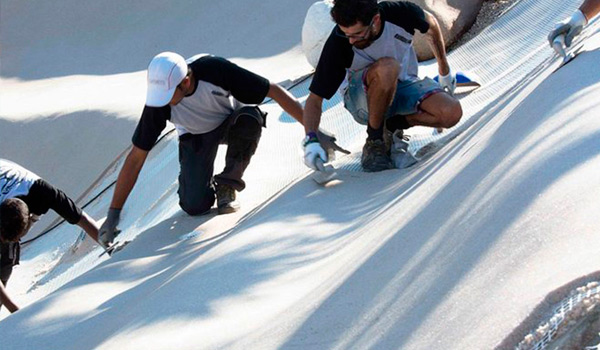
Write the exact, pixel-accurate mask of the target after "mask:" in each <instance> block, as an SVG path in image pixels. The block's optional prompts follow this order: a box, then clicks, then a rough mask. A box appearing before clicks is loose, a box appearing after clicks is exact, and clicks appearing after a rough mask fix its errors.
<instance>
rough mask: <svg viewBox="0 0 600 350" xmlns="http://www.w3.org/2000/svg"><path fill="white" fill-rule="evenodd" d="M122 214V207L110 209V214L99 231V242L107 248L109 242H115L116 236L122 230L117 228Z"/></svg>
mask: <svg viewBox="0 0 600 350" xmlns="http://www.w3.org/2000/svg"><path fill="white" fill-rule="evenodd" d="M120 216H121V209H115V208H110V209H108V216H107V217H106V220H105V221H104V223H103V224H102V226H101V227H100V230H99V231H98V242H99V243H100V245H101V246H103V247H104V248H105V249H106V248H108V246H109V244H111V243H112V242H113V240H114V239H115V237H116V236H117V235H118V234H119V233H121V230H119V229H118V228H117V225H118V224H119V217H120Z"/></svg>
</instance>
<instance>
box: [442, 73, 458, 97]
mask: <svg viewBox="0 0 600 350" xmlns="http://www.w3.org/2000/svg"><path fill="white" fill-rule="evenodd" d="M439 83H440V86H441V87H442V89H444V90H446V91H447V92H448V93H450V95H454V90H456V75H455V74H454V72H452V69H448V74H446V75H440V77H439Z"/></svg>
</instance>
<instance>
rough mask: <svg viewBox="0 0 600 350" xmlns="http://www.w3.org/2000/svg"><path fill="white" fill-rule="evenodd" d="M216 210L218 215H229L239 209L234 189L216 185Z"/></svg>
mask: <svg viewBox="0 0 600 350" xmlns="http://www.w3.org/2000/svg"><path fill="white" fill-rule="evenodd" d="M217 208H218V212H219V214H230V213H234V212H236V211H238V210H239V209H240V203H239V202H238V201H237V200H236V199H235V189H234V188H233V187H231V186H229V185H217Z"/></svg>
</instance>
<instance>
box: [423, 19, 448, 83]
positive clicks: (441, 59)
mask: <svg viewBox="0 0 600 350" xmlns="http://www.w3.org/2000/svg"><path fill="white" fill-rule="evenodd" d="M425 20H426V21H427V23H429V30H428V31H427V33H425V38H427V43H428V44H429V47H430V48H431V51H432V52H433V55H434V56H435V58H436V60H437V62H438V70H439V73H440V75H447V74H448V73H449V72H450V66H449V65H448V60H447V58H446V47H445V45H444V36H443V35H442V29H441V28H440V24H439V23H438V21H437V19H436V18H435V16H434V15H433V14H431V13H430V12H427V11H425Z"/></svg>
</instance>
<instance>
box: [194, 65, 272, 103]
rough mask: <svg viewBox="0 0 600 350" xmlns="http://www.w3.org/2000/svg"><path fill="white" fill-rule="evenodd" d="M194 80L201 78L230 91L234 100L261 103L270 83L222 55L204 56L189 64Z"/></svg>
mask: <svg viewBox="0 0 600 350" xmlns="http://www.w3.org/2000/svg"><path fill="white" fill-rule="evenodd" d="M190 68H191V69H192V71H193V72H194V77H195V78H196V81H198V80H203V81H206V82H209V83H211V84H214V85H217V86H219V87H221V88H223V89H224V90H227V91H229V92H231V95H233V97H235V99H236V100H238V101H240V102H242V103H247V104H259V103H261V102H262V101H263V100H264V99H265V97H267V94H268V93H269V87H270V83H269V81H268V80H267V79H265V78H263V77H261V76H260V75H258V74H255V73H252V72H250V71H249V70H246V69H244V68H242V67H240V66H238V65H236V64H235V63H232V62H230V61H228V60H226V59H224V58H222V57H215V56H204V57H201V58H199V59H197V60H196V61H194V62H192V63H191V64H190Z"/></svg>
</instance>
